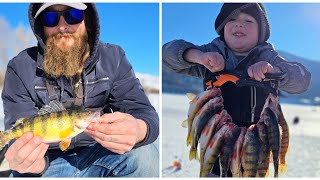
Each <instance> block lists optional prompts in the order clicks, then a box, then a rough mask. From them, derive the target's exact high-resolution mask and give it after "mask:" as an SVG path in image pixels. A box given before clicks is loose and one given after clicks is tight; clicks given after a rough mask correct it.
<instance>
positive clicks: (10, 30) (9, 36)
mask: <svg viewBox="0 0 320 180" xmlns="http://www.w3.org/2000/svg"><path fill="white" fill-rule="evenodd" d="M0 29H1V33H0V63H1V64H2V65H6V64H7V63H8V61H9V60H10V59H11V58H13V57H14V56H16V55H17V54H18V53H19V52H21V51H22V50H24V49H26V48H28V47H31V46H34V45H36V42H37V41H36V38H35V37H34V35H33V32H32V30H31V29H30V27H25V26H23V25H22V23H19V25H18V26H17V27H11V26H10V24H9V22H8V21H7V20H6V18H5V17H2V16H0ZM1 67H3V66H1ZM4 67H6V66H4Z"/></svg>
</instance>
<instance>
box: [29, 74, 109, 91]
mask: <svg viewBox="0 0 320 180" xmlns="http://www.w3.org/2000/svg"><path fill="white" fill-rule="evenodd" d="M107 80H109V77H103V78H100V79H98V80H95V81H88V82H87V83H86V84H97V83H99V82H101V81H107ZM54 88H55V89H59V87H58V86H54ZM34 89H35V90H47V88H46V87H44V86H34Z"/></svg>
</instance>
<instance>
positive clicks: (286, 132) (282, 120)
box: [278, 104, 289, 170]
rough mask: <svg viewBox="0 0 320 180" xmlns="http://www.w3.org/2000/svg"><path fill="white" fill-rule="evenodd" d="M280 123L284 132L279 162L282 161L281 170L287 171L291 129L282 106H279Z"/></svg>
mask: <svg viewBox="0 0 320 180" xmlns="http://www.w3.org/2000/svg"><path fill="white" fill-rule="evenodd" d="M278 123H279V125H280V126H281V130H282V136H281V145H280V157H279V158H280V159H279V160H280V170H283V169H285V165H286V153H287V151H288V147H289V127H288V124H287V121H286V120H285V118H284V115H283V113H282V109H281V106H280V104H278Z"/></svg>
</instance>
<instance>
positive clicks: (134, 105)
mask: <svg viewBox="0 0 320 180" xmlns="http://www.w3.org/2000/svg"><path fill="white" fill-rule="evenodd" d="M118 51H119V52H118V53H119V57H120V59H121V60H119V63H118V64H117V71H116V72H115V76H113V79H111V82H112V85H111V86H112V87H111V92H110V95H109V103H110V105H111V106H113V107H115V108H116V109H117V111H119V112H116V113H111V114H104V115H102V116H101V118H100V120H99V123H91V124H90V126H89V127H88V130H87V131H86V132H87V133H88V135H90V136H91V137H93V138H94V139H95V140H96V141H97V142H99V143H100V144H101V145H102V146H104V147H105V148H107V149H109V150H111V151H113V152H116V153H119V154H122V153H125V152H127V151H129V150H131V149H132V148H133V147H139V146H143V145H147V144H150V143H152V142H153V141H155V140H156V138H157V137H158V135H159V117H158V115H157V113H156V111H155V109H154V108H153V107H152V105H151V104H150V102H149V100H148V98H147V96H146V95H145V93H144V91H143V87H142V86H141V84H140V82H139V80H138V79H137V78H136V77H135V74H134V72H133V70H132V66H131V65H130V63H129V62H128V60H127V58H126V56H125V54H124V52H123V50H122V49H121V48H118Z"/></svg>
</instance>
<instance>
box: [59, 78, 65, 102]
mask: <svg viewBox="0 0 320 180" xmlns="http://www.w3.org/2000/svg"><path fill="white" fill-rule="evenodd" d="M60 84H61V92H60V101H61V99H62V96H63V93H64V83H63V79H62V78H60Z"/></svg>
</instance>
